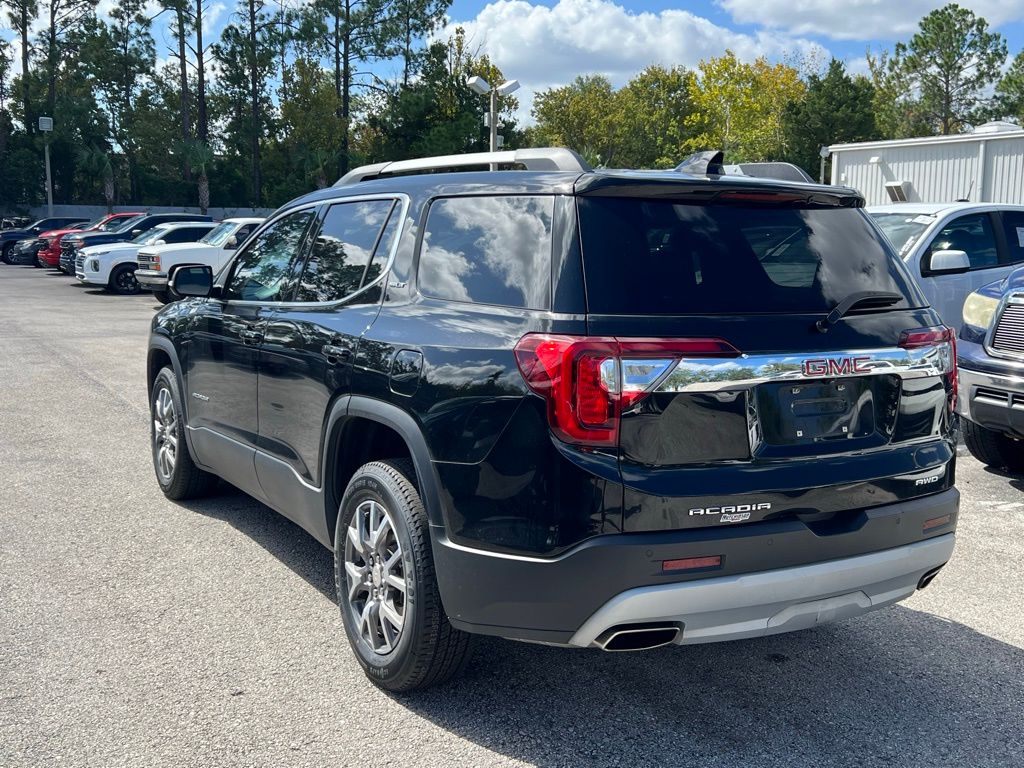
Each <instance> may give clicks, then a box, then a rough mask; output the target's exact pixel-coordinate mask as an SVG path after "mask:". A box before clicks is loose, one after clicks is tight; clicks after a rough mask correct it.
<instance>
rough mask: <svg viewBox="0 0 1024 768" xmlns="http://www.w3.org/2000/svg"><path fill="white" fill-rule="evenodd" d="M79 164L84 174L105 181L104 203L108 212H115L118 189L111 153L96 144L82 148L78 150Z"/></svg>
mask: <svg viewBox="0 0 1024 768" xmlns="http://www.w3.org/2000/svg"><path fill="white" fill-rule="evenodd" d="M78 164H79V167H80V168H81V170H83V171H84V172H86V173H89V174H92V175H93V176H97V177H99V178H101V179H102V180H103V201H104V202H105V203H106V206H107V212H108V213H109V212H111V211H113V210H114V200H115V198H116V195H117V188H116V187H115V182H114V163H113V161H112V160H111V159H110V152H108V151H107V150H105V149H100V148H99V147H97V146H96V145H95V144H94V145H92V146H88V147H80V148H79V150H78Z"/></svg>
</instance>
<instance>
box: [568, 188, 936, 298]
mask: <svg viewBox="0 0 1024 768" xmlns="http://www.w3.org/2000/svg"><path fill="white" fill-rule="evenodd" d="M578 204H579V214H580V227H581V233H582V246H583V267H584V272H585V278H586V284H587V303H588V308H589V310H590V311H591V312H598V313H608V314H661V315H674V314H678V315H688V314H702V315H703V314H713V315H718V314H754V313H782V312H793V313H817V312H827V311H829V310H831V309H832V308H833V307H834V306H835V305H836V304H838V303H839V302H840V301H842V300H843V299H844V298H845V297H847V296H848V295H850V294H851V293H854V292H858V291H875V292H890V293H896V294H899V295H900V296H901V297H903V298H902V299H901V300H900V301H899V302H897V303H894V304H893V308H899V307H907V306H915V305H917V304H918V303H919V301H920V300H921V299H920V296H919V293H918V292H917V290H916V289H915V287H914V286H913V284H912V280H911V278H910V277H909V276H908V275H907V273H906V272H905V270H904V268H903V265H902V264H901V263H900V262H899V261H898V260H897V259H896V258H894V256H893V254H892V251H891V250H890V248H889V246H888V243H886V242H885V239H884V238H882V237H880V236H879V235H878V233H877V231H876V230H875V228H874V227H872V226H871V223H870V222H869V221H868V219H867V217H866V216H865V215H864V212H863V211H862V210H861V209H858V208H845V207H820V206H815V207H808V208H804V207H794V206H790V205H786V206H778V205H776V206H772V205H763V204H762V205H751V204H749V203H746V202H742V203H735V204H733V203H730V204H724V203H720V204H707V205H700V204H692V203H677V202H673V201H659V200H644V199H636V198H613V197H581V198H579V203H578Z"/></svg>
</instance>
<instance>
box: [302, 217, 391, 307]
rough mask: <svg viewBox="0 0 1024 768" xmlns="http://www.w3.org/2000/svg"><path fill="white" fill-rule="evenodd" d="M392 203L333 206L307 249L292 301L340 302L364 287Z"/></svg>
mask: <svg viewBox="0 0 1024 768" xmlns="http://www.w3.org/2000/svg"><path fill="white" fill-rule="evenodd" d="M394 205H395V203H394V201H393V200H368V201H366V202H358V203H338V204H336V205H332V206H331V207H330V208H329V209H328V210H327V215H326V216H324V221H323V224H322V225H321V226H320V232H319V233H317V236H316V239H315V240H314V241H313V247H312V248H311V249H310V254H309V260H308V261H307V262H306V269H305V271H304V272H303V273H302V279H301V280H300V281H299V289H298V291H297V292H296V296H295V301H309V302H328V301H339V300H341V299H343V298H345V297H346V296H348V295H350V294H352V293H355V292H356V291H358V290H359V288H360V287H361V286H362V285H364V284H365V282H364V278H365V276H366V272H367V266H368V265H369V263H370V260H371V259H372V258H373V253H374V250H375V249H376V248H377V243H378V241H379V240H380V239H381V230H383V228H384V225H385V224H386V223H387V220H388V217H389V216H390V214H391V209H392V208H393V207H394Z"/></svg>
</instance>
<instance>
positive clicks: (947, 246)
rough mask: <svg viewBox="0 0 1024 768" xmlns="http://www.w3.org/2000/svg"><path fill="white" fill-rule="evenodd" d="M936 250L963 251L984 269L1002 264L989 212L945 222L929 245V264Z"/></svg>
mask: <svg viewBox="0 0 1024 768" xmlns="http://www.w3.org/2000/svg"><path fill="white" fill-rule="evenodd" d="M936 251H963V252H964V253H966V254H967V258H968V259H969V260H970V262H971V269H985V268H987V267H995V266H997V265H998V264H999V251H998V249H997V248H996V237H995V233H994V232H993V231H992V217H990V216H989V215H988V214H987V213H972V214H970V215H969V216H960V217H959V218H956V219H953V220H952V221H951V222H949V224H947V225H946V226H944V227H943V228H942V229H941V230H940V231H939V233H938V234H937V235H935V238H934V239H933V240H932V242H931V245H930V246H928V259H927V267H928V268H931V255H932V254H933V253H935V252H936Z"/></svg>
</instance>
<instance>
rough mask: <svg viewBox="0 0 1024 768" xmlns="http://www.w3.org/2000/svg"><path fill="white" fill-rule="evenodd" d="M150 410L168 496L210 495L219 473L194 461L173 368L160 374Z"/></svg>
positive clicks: (152, 435) (155, 450)
mask: <svg viewBox="0 0 1024 768" xmlns="http://www.w3.org/2000/svg"><path fill="white" fill-rule="evenodd" d="M149 410H150V422H149V423H150V440H151V443H152V448H153V469H155V470H156V479H157V482H158V483H160V490H161V491H163V492H164V496H166V497H167V498H169V499H174V500H175V501H178V500H181V499H193V498H196V497H198V496H205V495H206V494H208V493H209V492H210V491H212V490H213V487H214V486H215V485H216V484H217V476H216V475H212V474H210V473H209V472H204V471H203V470H201V469H200V468H199V467H197V466H196V464H195V462H194V461H193V460H192V454H190V453H189V450H188V443H187V442H186V441H185V418H184V413H185V412H184V410H183V409H182V407H181V393H180V392H179V391H178V380H177V378H176V377H175V375H174V371H173V370H171V369H170V368H162V369H161V370H160V373H158V374H157V376H156V381H154V382H153V393H152V395H151V397H150V402H149Z"/></svg>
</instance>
